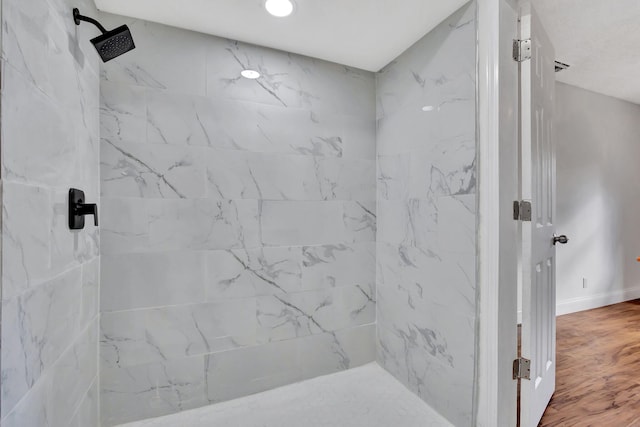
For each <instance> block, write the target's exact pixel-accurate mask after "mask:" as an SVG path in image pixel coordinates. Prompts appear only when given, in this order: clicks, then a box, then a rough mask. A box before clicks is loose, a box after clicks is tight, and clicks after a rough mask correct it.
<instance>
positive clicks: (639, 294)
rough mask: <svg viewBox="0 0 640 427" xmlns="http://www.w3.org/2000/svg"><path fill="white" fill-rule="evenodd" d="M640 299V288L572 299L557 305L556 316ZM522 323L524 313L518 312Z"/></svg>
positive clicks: (519, 321) (519, 320) (519, 322)
mask: <svg viewBox="0 0 640 427" xmlns="http://www.w3.org/2000/svg"><path fill="white" fill-rule="evenodd" d="M638 298H640V287H637V288H630V289H623V290H621V291H615V292H608V293H606V294H597V295H590V296H587V297H579V298H572V299H568V300H564V301H558V302H557V303H556V315H557V316H562V315H563V314H570V313H577V312H579V311H585V310H591V309H594V308H599V307H604V306H607V305H611V304H618V303H620V302H624V301H629V300H633V299H638ZM521 323H522V311H521V310H519V311H518V324H521Z"/></svg>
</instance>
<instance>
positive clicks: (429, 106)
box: [422, 105, 433, 111]
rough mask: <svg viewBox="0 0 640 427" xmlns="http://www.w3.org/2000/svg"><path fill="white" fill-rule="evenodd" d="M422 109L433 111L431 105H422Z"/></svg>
mask: <svg viewBox="0 0 640 427" xmlns="http://www.w3.org/2000/svg"><path fill="white" fill-rule="evenodd" d="M422 111H433V106H432V105H425V106H424V107H422Z"/></svg>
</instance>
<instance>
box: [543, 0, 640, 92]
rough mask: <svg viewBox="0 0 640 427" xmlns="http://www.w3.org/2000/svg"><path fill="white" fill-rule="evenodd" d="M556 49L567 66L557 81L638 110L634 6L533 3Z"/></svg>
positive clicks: (639, 24) (592, 0)
mask: <svg viewBox="0 0 640 427" xmlns="http://www.w3.org/2000/svg"><path fill="white" fill-rule="evenodd" d="M533 5H534V8H535V9H536V10H537V12H538V14H539V15H540V18H541V19H542V21H543V25H544V26H545V29H546V30H547V32H548V33H549V36H550V37H551V40H552V42H553V43H554V45H555V49H556V58H557V60H558V61H560V62H564V63H566V64H569V65H571V68H569V69H568V70H564V71H561V72H559V73H557V74H556V78H557V80H558V81H561V82H564V83H568V84H572V85H574V86H578V87H581V88H584V89H588V90H591V91H594V92H599V93H602V94H605V95H609V96H613V97H616V98H620V99H624V100H627V101H630V102H633V103H636V104H640V1H639V0H533Z"/></svg>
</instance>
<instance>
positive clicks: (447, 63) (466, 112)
mask: <svg viewBox="0 0 640 427" xmlns="http://www.w3.org/2000/svg"><path fill="white" fill-rule="evenodd" d="M475 20H476V7H475V2H471V3H469V4H467V5H466V6H464V7H463V8H462V9H460V10H459V11H458V12H456V13H455V14H454V15H452V16H451V17H450V18H449V19H447V20H446V21H445V22H443V23H442V24H440V26H438V27H437V28H436V29H435V30H433V31H432V32H430V33H429V34H428V35H427V36H425V37H424V38H423V39H422V40H420V41H419V42H417V43H416V44H415V45H414V46H413V47H411V48H410V49H409V50H407V51H406V52H405V53H404V54H402V55H401V56H400V57H398V58H397V59H396V60H395V61H393V62H392V63H391V64H389V65H388V66H387V67H385V68H384V69H383V70H382V71H381V72H380V73H379V74H378V75H377V87H376V90H377V130H378V134H377V155H378V173H377V179H378V182H377V197H378V204H377V213H378V223H377V224H378V227H377V230H378V233H377V283H376V285H377V305H376V312H377V330H378V340H377V359H378V362H379V363H380V364H381V365H382V366H383V367H384V368H386V369H387V370H388V371H389V372H391V373H392V374H393V375H394V376H395V377H396V378H398V379H399V380H400V381H402V382H403V383H404V384H405V385H406V386H407V387H409V388H410V389H411V390H413V391H414V392H415V393H417V394H418V395H419V396H420V397H421V398H422V399H423V400H425V401H426V402H427V403H428V404H429V405H430V406H431V407H433V408H434V409H436V410H437V411H438V412H440V413H441V414H442V415H444V416H445V417H446V418H447V419H448V420H449V421H451V422H452V423H453V424H454V425H456V426H470V425H471V423H472V400H473V396H472V394H473V381H474V367H475V338H476V337H475V312H476V298H475V295H476V280H475V268H476V264H475V262H476V261H475V260H476V245H475V236H476V225H475V224H476V140H475V135H476V121H475V117H476V111H475V108H476V107H475V92H476V83H475V76H476V51H475V48H476V25H475Z"/></svg>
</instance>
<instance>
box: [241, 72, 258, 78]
mask: <svg viewBox="0 0 640 427" xmlns="http://www.w3.org/2000/svg"><path fill="white" fill-rule="evenodd" d="M240 75H241V76H242V77H244V78H245V79H251V80H255V79H257V78H259V77H260V73H259V72H257V71H256V70H242V71H241V72H240Z"/></svg>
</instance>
